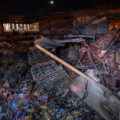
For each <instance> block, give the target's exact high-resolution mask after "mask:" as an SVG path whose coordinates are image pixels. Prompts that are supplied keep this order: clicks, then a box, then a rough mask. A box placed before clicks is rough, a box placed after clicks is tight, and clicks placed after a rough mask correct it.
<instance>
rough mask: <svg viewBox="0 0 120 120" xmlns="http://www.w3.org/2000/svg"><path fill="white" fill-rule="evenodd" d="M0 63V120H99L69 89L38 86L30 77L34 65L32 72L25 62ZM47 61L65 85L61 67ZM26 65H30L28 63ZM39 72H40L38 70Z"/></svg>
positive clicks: (66, 76) (8, 60)
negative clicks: (60, 76) (60, 72)
mask: <svg viewBox="0 0 120 120" xmlns="http://www.w3.org/2000/svg"><path fill="white" fill-rule="evenodd" d="M43 56H44V55H43ZM29 58H30V57H29ZM1 59H2V60H1V65H2V67H1V71H2V70H3V72H1V79H0V81H1V82H0V119H1V120H22V119H23V120H40V119H41V120H91V119H95V120H102V118H101V117H100V116H99V115H98V114H97V113H96V112H95V111H94V110H92V109H91V108H90V107H88V106H87V105H86V104H85V103H84V102H83V101H81V100H80V99H79V97H77V96H76V95H75V94H74V93H73V92H72V91H71V90H70V89H69V87H68V86H66V85H64V86H63V85H62V88H63V87H64V88H63V89H59V90H58V91H56V89H54V88H51V86H47V87H46V86H41V82H40V83H39V82H37V81H35V80H34V79H33V78H32V75H31V71H32V70H31V69H33V68H34V67H35V65H33V66H34V67H32V68H31V67H30V66H29V65H28V63H26V61H21V60H16V59H12V60H11V58H10V57H9V58H7V59H6V58H5V59H6V60H7V61H3V59H4V57H2V58H1ZM49 61H51V62H50V63H49V64H51V66H55V67H57V68H58V71H62V74H64V77H63V78H67V81H68V79H69V77H68V75H67V74H66V73H65V71H64V70H63V69H62V67H60V66H59V65H57V64H56V63H55V62H54V61H53V60H50V59H49ZM29 63H32V62H30V59H29ZM47 63H48V62H46V64H47ZM35 64H36V63H35ZM49 64H47V65H49ZM31 65H32V64H31ZM39 65H40V64H39ZM43 65H44V64H43ZM5 66H6V67H5ZM51 66H50V67H51ZM48 67H49V66H48ZM39 68H40V70H41V66H39ZM57 68H56V69H57ZM56 69H55V70H56ZM48 70H49V69H48ZM14 71H16V72H14ZM52 71H54V69H52ZM38 72H40V71H38ZM54 72H56V71H54ZM14 73H16V74H14ZM44 75H45V74H44ZM33 76H34V75H33ZM53 77H54V75H53ZM56 78H58V77H56ZM63 83H64V82H63ZM65 83H66V82H65ZM56 86H57V85H56Z"/></svg>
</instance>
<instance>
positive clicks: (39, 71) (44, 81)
mask: <svg viewBox="0 0 120 120" xmlns="http://www.w3.org/2000/svg"><path fill="white" fill-rule="evenodd" d="M29 64H30V65H31V74H32V77H33V80H34V81H36V82H37V83H38V84H40V85H42V86H48V87H50V88H55V89H56V88H60V87H63V86H65V85H67V82H68V81H69V76H68V75H67V73H66V72H65V71H64V69H63V68H62V66H60V65H57V64H56V62H55V61H53V60H52V59H51V58H50V57H49V56H47V55H46V54H44V53H42V52H40V51H39V50H38V49H36V48H35V49H34V50H33V51H30V52H29Z"/></svg>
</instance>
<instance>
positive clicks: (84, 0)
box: [0, 0, 120, 15]
mask: <svg viewBox="0 0 120 120" xmlns="http://www.w3.org/2000/svg"><path fill="white" fill-rule="evenodd" d="M107 4H114V5H120V0H55V5H54V6H50V5H49V0H0V13H2V14H15V15H34V14H39V13H44V12H53V11H65V10H75V9H86V8H94V7H97V6H100V5H107Z"/></svg>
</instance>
